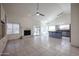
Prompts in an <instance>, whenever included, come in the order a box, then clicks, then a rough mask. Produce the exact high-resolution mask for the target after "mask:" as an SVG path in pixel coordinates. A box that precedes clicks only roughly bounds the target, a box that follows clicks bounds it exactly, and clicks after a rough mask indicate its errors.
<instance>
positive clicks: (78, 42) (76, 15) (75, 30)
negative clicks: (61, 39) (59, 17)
mask: <svg viewBox="0 0 79 59" xmlns="http://www.w3.org/2000/svg"><path fill="white" fill-rule="evenodd" d="M71 44H72V45H73V46H76V47H79V4H71Z"/></svg>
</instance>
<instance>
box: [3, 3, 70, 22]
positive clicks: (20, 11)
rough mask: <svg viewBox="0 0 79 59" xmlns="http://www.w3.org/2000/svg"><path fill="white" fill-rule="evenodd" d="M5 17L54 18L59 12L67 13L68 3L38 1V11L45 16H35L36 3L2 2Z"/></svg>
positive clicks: (20, 18) (19, 18)
mask: <svg viewBox="0 0 79 59" xmlns="http://www.w3.org/2000/svg"><path fill="white" fill-rule="evenodd" d="M3 5H4V8H5V10H6V14H7V18H8V19H10V20H22V19H26V20H29V19H30V20H38V21H42V20H44V21H48V20H49V21H51V20H54V19H55V18H56V17H57V15H59V14H60V13H61V12H63V13H66V14H69V13H70V4H69V3H39V11H40V12H41V13H43V14H44V15H45V16H35V15H34V14H35V12H36V7H37V4H36V3H9V4H8V3H6V4H3Z"/></svg>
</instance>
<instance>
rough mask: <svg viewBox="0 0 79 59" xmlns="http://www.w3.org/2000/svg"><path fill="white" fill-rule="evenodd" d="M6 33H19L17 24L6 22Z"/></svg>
mask: <svg viewBox="0 0 79 59" xmlns="http://www.w3.org/2000/svg"><path fill="white" fill-rule="evenodd" d="M7 34H19V24H12V23H8V24H7Z"/></svg>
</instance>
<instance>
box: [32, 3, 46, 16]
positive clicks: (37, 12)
mask: <svg viewBox="0 0 79 59" xmlns="http://www.w3.org/2000/svg"><path fill="white" fill-rule="evenodd" d="M34 15H37V16H45V15H44V14H42V13H40V12H39V3H37V8H36V13H35V14H34Z"/></svg>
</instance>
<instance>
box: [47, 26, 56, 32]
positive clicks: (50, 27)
mask: <svg viewBox="0 0 79 59" xmlns="http://www.w3.org/2000/svg"><path fill="white" fill-rule="evenodd" d="M48 31H56V28H55V26H49V29H48Z"/></svg>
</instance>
